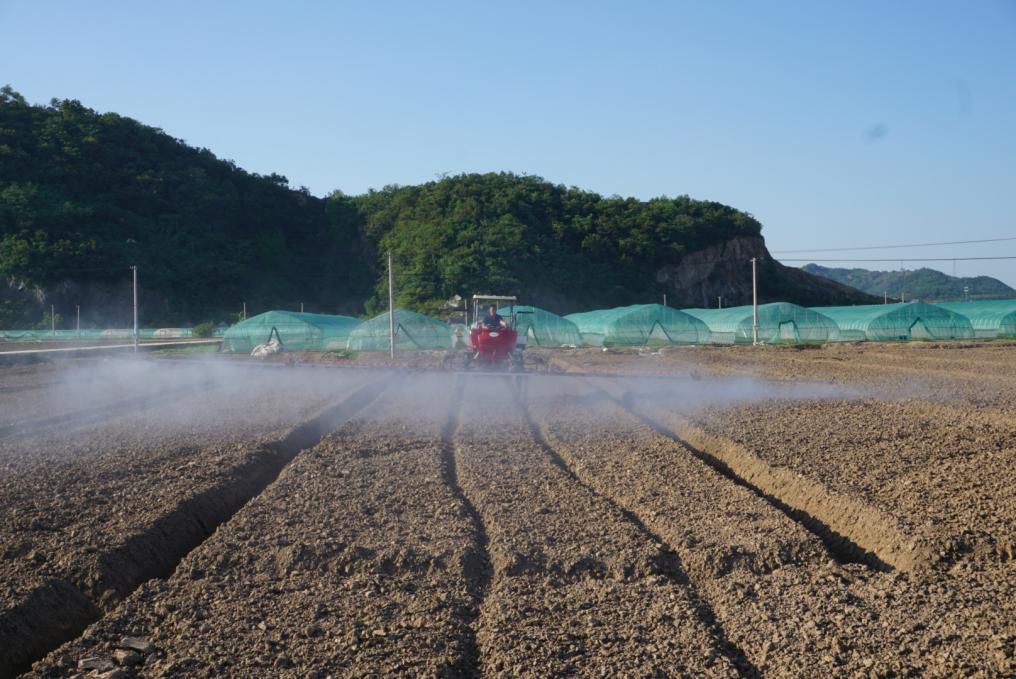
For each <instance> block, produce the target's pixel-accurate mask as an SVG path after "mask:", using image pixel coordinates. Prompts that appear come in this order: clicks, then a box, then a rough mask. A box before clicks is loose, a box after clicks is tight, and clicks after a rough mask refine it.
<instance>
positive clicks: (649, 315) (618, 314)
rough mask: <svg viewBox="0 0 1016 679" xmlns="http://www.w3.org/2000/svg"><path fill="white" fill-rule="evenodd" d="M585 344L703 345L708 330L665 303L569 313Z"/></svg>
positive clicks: (701, 323) (706, 338) (697, 321)
mask: <svg viewBox="0 0 1016 679" xmlns="http://www.w3.org/2000/svg"><path fill="white" fill-rule="evenodd" d="M565 320H568V321H571V322H572V323H574V324H575V325H576V326H577V327H578V329H579V332H580V333H581V334H582V340H583V342H584V343H585V344H591V345H594V346H600V345H604V346H609V345H614V344H627V345H644V344H702V343H705V342H708V341H709V328H707V327H706V325H705V323H703V322H702V321H700V320H699V319H697V318H694V317H692V316H689V315H688V314H686V313H684V312H683V311H678V310H677V309H672V308H670V307H667V306H663V305H662V304H635V305H633V306H625V307H617V308H615V309H601V310H598V311H585V312H582V313H578V314H569V315H568V316H565Z"/></svg>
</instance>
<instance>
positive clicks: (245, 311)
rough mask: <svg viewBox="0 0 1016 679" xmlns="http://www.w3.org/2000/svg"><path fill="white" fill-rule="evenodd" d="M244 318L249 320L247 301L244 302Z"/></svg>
mask: <svg viewBox="0 0 1016 679" xmlns="http://www.w3.org/2000/svg"><path fill="white" fill-rule="evenodd" d="M243 320H245V321H246V320H247V302H244V303H243Z"/></svg>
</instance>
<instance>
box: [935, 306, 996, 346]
mask: <svg viewBox="0 0 1016 679" xmlns="http://www.w3.org/2000/svg"><path fill="white" fill-rule="evenodd" d="M935 306H939V307H942V308H943V309H947V310H949V311H952V312H953V313H957V314H960V315H961V316H966V317H967V320H968V321H970V325H971V326H973V328H974V335H975V336H976V337H985V338H993V337H1016V299H991V300H984V301H981V302H944V303H942V304H936V305H935Z"/></svg>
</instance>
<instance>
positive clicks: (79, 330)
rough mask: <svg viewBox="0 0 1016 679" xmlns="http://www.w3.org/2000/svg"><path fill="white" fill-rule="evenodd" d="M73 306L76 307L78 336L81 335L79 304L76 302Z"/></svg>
mask: <svg viewBox="0 0 1016 679" xmlns="http://www.w3.org/2000/svg"><path fill="white" fill-rule="evenodd" d="M75 306H76V307H77V312H78V337H81V305H80V304H76V305H75Z"/></svg>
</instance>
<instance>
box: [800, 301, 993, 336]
mask: <svg viewBox="0 0 1016 679" xmlns="http://www.w3.org/2000/svg"><path fill="white" fill-rule="evenodd" d="M814 310H815V311H818V312H821V313H823V314H825V315H826V316H828V317H829V318H831V319H833V320H834V321H836V325H838V326H839V328H840V338H839V339H841V340H864V339H867V340H876V341H892V340H911V339H933V340H941V339H971V338H973V337H974V329H973V326H971V324H970V321H969V320H967V318H966V316H962V315H960V314H958V313H955V312H953V311H949V310H948V309H945V308H943V307H940V306H936V305H932V304H923V303H921V302H909V303H907V304H862V305H858V306H839V307H815V309H814Z"/></svg>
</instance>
